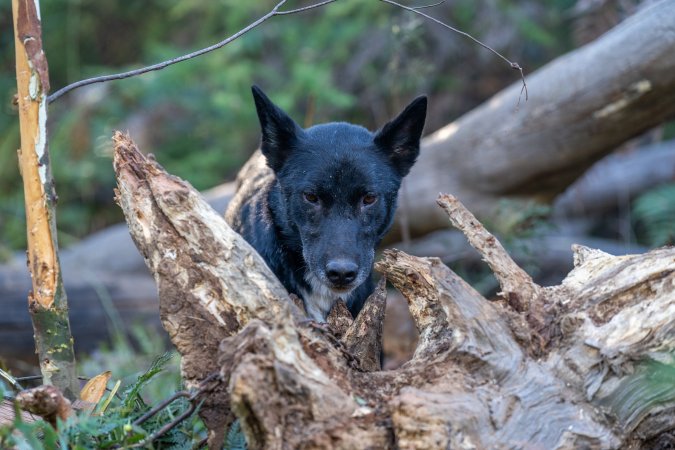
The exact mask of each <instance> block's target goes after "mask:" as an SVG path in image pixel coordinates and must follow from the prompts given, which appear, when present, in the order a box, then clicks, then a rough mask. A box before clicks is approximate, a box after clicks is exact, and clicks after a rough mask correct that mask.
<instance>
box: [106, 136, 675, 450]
mask: <svg viewBox="0 0 675 450" xmlns="http://www.w3.org/2000/svg"><path fill="white" fill-rule="evenodd" d="M116 147H117V149H116V154H115V168H116V173H117V177H118V185H119V193H118V199H119V202H120V204H121V206H122V207H123V210H124V212H125V216H126V219H127V221H128V223H129V227H130V231H131V234H132V236H133V238H134V241H135V242H136V244H137V246H138V248H139V250H140V252H141V253H142V254H143V255H144V258H145V260H146V263H147V264H148V266H149V268H150V270H151V271H152V272H153V274H154V276H155V279H156V280H157V282H158V285H159V287H160V305H161V315H162V320H163V324H164V326H165V327H166V328H167V330H168V331H169V333H170V335H171V338H172V340H173V342H174V343H175V344H176V346H177V347H178V349H179V351H180V352H181V354H182V355H183V374H184V376H186V378H187V379H188V381H189V382H190V383H196V382H198V381H199V380H201V379H206V378H209V377H212V374H213V371H214V370H215V369H218V370H219V374H220V376H219V378H218V380H217V382H216V383H217V384H219V385H218V387H217V395H214V394H207V395H205V396H204V398H201V399H199V400H200V401H201V400H205V403H204V406H203V409H202V410H201V414H202V415H203V417H205V418H206V419H207V420H206V422H207V426H208V427H209V428H210V429H211V431H212V434H211V441H210V445H211V446H213V448H216V447H217V446H218V445H219V443H220V439H222V434H221V432H222V425H223V424H224V423H227V422H228V421H229V420H230V418H231V416H230V414H234V416H236V417H237V418H238V419H239V420H240V422H241V425H242V429H243V430H244V432H245V434H246V438H247V442H248V444H249V448H252V449H256V448H278V449H282V448H303V449H314V448H316V449H319V448H338V449H339V448H344V449H353V448H385V449H386V448H392V449H393V448H420V449H422V448H424V449H435V448H460V447H461V448H475V449H482V448H504V449H507V448H513V449H516V448H546V449H573V448H603V449H605V448H607V449H619V448H654V446H655V445H659V444H665V441H663V442H661V443H659V442H658V439H660V436H663V435H664V433H670V432H672V431H674V430H675V420H673V419H674V417H673V415H674V414H675V396H673V395H672V393H671V391H669V390H665V391H663V392H656V393H654V392H651V395H650V396H645V397H644V398H643V397H640V396H636V395H635V392H639V389H640V388H644V383H645V379H646V378H648V377H646V376H644V371H645V370H646V369H645V361H648V360H654V361H660V362H668V361H671V360H672V357H671V355H672V349H673V345H674V344H675V342H674V341H675V327H673V318H674V317H675V249H673V248H666V249H660V250H655V251H652V252H650V253H647V254H643V255H631V256H624V257H613V256H610V255H607V254H603V253H602V252H598V251H595V250H591V249H588V248H584V247H577V248H576V249H575V265H576V268H575V269H574V270H573V271H572V272H571V273H570V274H569V276H568V277H567V278H566V279H565V280H564V281H563V283H562V284H560V285H559V286H555V287H552V288H542V287H540V286H538V285H536V284H535V283H533V282H532V280H531V279H530V278H529V276H527V274H525V273H524V272H523V271H522V270H520V269H519V268H518V267H517V266H516V265H515V263H513V261H511V260H510V258H509V256H508V254H507V253H506V252H505V251H504V249H503V248H502V247H501V246H500V245H499V243H498V242H497V241H496V239H495V238H494V236H491V235H490V234H489V233H488V232H487V231H486V230H485V229H484V228H483V226H482V225H481V224H480V222H478V221H477V219H475V217H473V216H472V215H471V213H469V212H468V211H467V210H466V209H465V208H464V207H463V206H462V205H461V204H460V203H459V202H458V201H457V200H456V199H455V198H453V197H450V196H442V197H441V198H440V199H439V201H440V203H441V204H442V206H443V207H444V209H445V210H446V211H447V213H448V214H449V215H450V217H451V219H452V221H453V223H454V224H455V225H456V226H457V227H458V228H459V229H460V230H462V232H464V234H465V235H466V236H467V237H468V238H469V241H470V242H471V244H472V245H473V246H474V247H475V248H476V250H477V251H478V252H479V253H480V254H481V255H482V256H483V258H485V259H486V261H487V262H488V264H490V266H491V267H492V268H493V269H494V271H495V275H496V277H497V278H498V280H499V282H500V284H501V287H502V296H501V300H500V301H496V302H490V301H487V300H486V299H485V298H483V297H482V296H481V295H480V294H479V293H478V292H476V291H475V290H474V289H473V288H472V287H471V286H469V285H468V284H467V283H466V282H464V281H463V280H462V279H461V278H459V277H458V276H457V275H456V274H454V273H453V272H452V271H451V270H450V269H448V268H447V267H446V266H445V265H443V264H442V263H441V262H440V260H438V259H435V258H419V257H413V256H409V255H406V254H405V253H402V252H400V251H387V252H385V255H384V258H383V260H382V261H381V262H379V263H378V264H377V265H376V269H377V270H378V271H380V272H382V273H383V274H386V277H387V279H388V280H389V281H390V282H391V283H392V284H393V285H394V286H395V287H396V288H397V289H398V290H399V291H400V292H401V293H402V294H403V295H404V296H405V298H406V300H407V301H408V305H409V309H410V313H411V314H412V317H413V319H414V321H415V324H416V326H417V328H418V331H419V335H420V338H419V343H418V346H417V349H416V351H415V354H414V356H413V357H412V359H411V360H410V361H409V362H407V363H406V364H404V365H403V366H402V367H401V368H399V369H397V370H393V371H378V370H377V365H376V364H372V361H374V360H376V355H374V354H373V352H378V351H379V346H378V345H370V344H368V342H369V343H371V344H372V343H373V342H374V341H376V340H377V336H378V333H377V332H367V329H368V327H365V326H364V325H365V324H367V323H376V321H377V320H378V318H379V317H380V315H381V314H382V308H383V302H382V301H381V295H382V292H378V293H376V294H375V295H374V296H372V297H371V298H370V299H369V300H368V302H367V306H366V307H365V308H364V310H363V312H362V315H361V316H359V318H357V320H356V321H354V323H352V324H347V325H346V327H347V329H346V330H344V329H341V330H340V332H339V333H338V335H339V336H342V337H341V338H340V337H337V336H336V334H334V331H335V330H336V328H339V327H338V326H337V325H336V324H337V322H339V321H334V322H332V323H331V325H330V326H329V328H326V327H324V326H320V325H317V324H314V323H313V322H311V321H308V320H306V319H303V318H302V311H300V309H299V308H298V307H297V306H296V305H295V303H294V302H292V301H291V300H290V299H289V298H288V296H287V294H286V293H285V292H284V291H283V289H282V288H281V286H280V284H279V282H278V281H277V280H276V279H275V278H274V276H273V275H272V274H271V273H270V271H269V269H268V268H267V266H266V265H265V264H264V263H262V260H261V259H260V257H259V256H258V255H257V254H256V253H255V252H254V251H253V250H252V248H251V247H250V246H249V245H248V244H247V243H246V242H245V241H244V240H243V239H242V238H241V237H240V236H238V235H237V234H236V233H234V232H232V230H231V229H229V227H228V226H227V225H226V223H225V222H224V220H223V219H222V217H221V216H220V215H219V214H217V213H216V212H215V211H213V210H211V209H210V208H209V207H208V205H207V204H206V203H205V202H204V201H203V200H202V199H201V198H200V196H199V194H198V193H197V192H196V191H195V190H194V189H192V188H191V187H190V186H189V185H188V184H186V183H184V182H182V181H181V180H179V179H177V178H175V177H172V176H170V175H168V174H166V173H165V172H164V171H163V170H162V169H161V167H159V166H158V165H157V163H156V162H154V161H152V160H149V159H146V158H144V157H143V156H142V155H141V154H140V152H138V151H137V150H136V149H135V147H134V145H133V143H131V142H130V141H129V139H128V138H127V137H124V136H121V135H117V136H116ZM334 313H335V312H332V313H331V316H334V315H335V316H339V314H340V313H339V312H338V313H335V314H334ZM339 318H340V319H344V317H339ZM222 337H224V339H222V340H221V341H220V344H219V345H218V340H219V339H220V338H222ZM364 341H366V342H365V343H366V344H367V345H364ZM216 354H217V355H218V362H217V363H216V360H215V357H214V355H216ZM195 361H199V362H200V364H195V363H194V362H195ZM641 383H642V384H641ZM626 397H629V398H628V399H627V398H626Z"/></svg>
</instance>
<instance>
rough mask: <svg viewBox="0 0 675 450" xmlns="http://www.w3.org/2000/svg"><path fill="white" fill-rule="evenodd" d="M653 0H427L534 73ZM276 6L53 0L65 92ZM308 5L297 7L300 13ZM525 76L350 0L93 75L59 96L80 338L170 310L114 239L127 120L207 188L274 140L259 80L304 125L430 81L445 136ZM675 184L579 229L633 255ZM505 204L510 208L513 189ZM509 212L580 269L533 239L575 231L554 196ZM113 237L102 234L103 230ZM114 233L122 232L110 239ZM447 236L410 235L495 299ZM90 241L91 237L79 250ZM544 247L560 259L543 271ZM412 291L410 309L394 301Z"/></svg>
mask: <svg viewBox="0 0 675 450" xmlns="http://www.w3.org/2000/svg"><path fill="white" fill-rule="evenodd" d="M643 3H645V2H640V1H638V0H519V1H506V0H485V1H477V0H449V1H446V2H445V3H443V4H441V5H438V6H435V7H434V8H431V9H426V10H425V12H427V13H429V14H432V15H434V16H435V17H438V18H439V19H441V20H443V21H445V22H447V23H449V24H451V25H452V26H454V27H457V28H459V29H461V30H463V31H465V32H468V33H470V34H472V35H473V36H475V37H476V38H478V39H480V40H482V41H483V42H484V43H486V44H487V45H489V46H491V47H493V48H494V49H496V50H497V51H499V52H500V53H502V54H504V55H505V56H506V57H507V58H509V59H510V60H512V61H518V62H519V63H520V64H521V65H522V66H523V67H524V68H525V71H526V74H528V73H532V72H533V71H535V70H536V69H537V68H538V67H540V66H542V65H544V64H546V63H547V62H549V61H551V60H553V59H555V58H556V57H558V56H560V55H562V54H565V53H567V52H569V51H571V50H573V49H574V48H577V47H580V46H582V45H584V44H586V43H588V42H590V41H592V40H593V39H595V38H596V37H598V36H600V35H601V34H603V33H604V32H606V31H607V30H609V29H610V28H612V27H613V26H615V25H616V24H618V23H620V22H621V21H623V20H624V19H625V18H627V17H628V16H630V15H631V14H633V13H634V12H635V11H636V10H637V9H638V8H639V7H640V6H641V4H643ZM274 4H275V2H274V1H267V0H266V1H257V2H241V1H234V0H212V1H208V2H205V1H195V0H163V1H159V0H146V1H130V0H124V1H122V0H96V1H93V0H46V1H42V2H41V12H42V14H41V15H42V25H43V42H44V47H45V51H46V54H47V58H48V61H49V71H50V79H51V86H52V92H54V91H55V90H56V89H58V88H60V87H62V86H64V85H66V84H68V83H72V82H74V81H77V80H80V79H83V78H87V77H91V76H95V75H102V74H109V73H115V72H121V71H125V70H130V69H133V68H137V67H140V66H143V65H148V64H152V63H155V62H159V61H162V60H165V59H169V58H172V57H176V56H178V55H181V54H184V53H187V52H189V51H193V50H196V49H199V48H202V47H206V46H208V45H211V44H212V43H215V42H218V41H220V40H222V39H223V38H224V37H226V36H229V35H231V34H232V33H234V32H235V31H237V30H239V29H241V28H243V27H244V26H246V25H247V24H249V23H250V22H252V21H253V20H255V19H256V18H258V17H260V16H261V15H263V14H265V13H266V12H267V11H269V10H270V9H271V8H272V7H273V6H274ZM301 5H302V4H300V3H299V4H295V3H293V4H289V5H287V8H294V7H297V6H301ZM11 21H12V15H11V5H10V2H3V3H2V4H0V42H1V43H2V48H3V51H2V53H0V105H1V109H0V264H2V265H3V268H2V270H0V292H3V294H2V296H3V297H4V298H3V299H0V301H1V302H3V303H5V305H4V306H2V308H3V309H5V308H6V309H5V312H6V314H4V318H3V321H2V323H0V329H2V330H4V331H3V332H0V337H1V339H0V341H3V342H4V343H5V344H4V345H3V347H2V348H0V358H6V359H13V358H16V357H19V356H21V357H22V358H23V359H25V360H26V361H29V362H30V361H31V358H32V351H30V348H31V347H30V344H31V342H30V338H31V336H32V330H31V328H30V321H29V318H28V313H27V311H26V310H25V305H26V303H25V298H26V294H27V289H25V287H26V286H28V285H29V283H27V282H26V278H25V277H26V276H27V274H25V272H26V269H25V263H24V265H23V267H19V268H17V267H18V266H21V262H22V261H23V258H24V257H23V256H21V252H23V251H24V250H25V245H26V242H25V241H26V227H25V216H24V207H23V196H22V184H21V179H20V174H19V171H18V167H17V159H16V149H17V148H19V124H18V118H17V111H16V107H15V106H14V103H13V96H14V94H15V90H16V84H15V83H16V81H15V72H14V50H13V47H14V45H13V35H12V22H11ZM517 81H518V75H517V73H516V72H514V71H513V70H511V69H510V68H509V66H508V65H507V64H505V63H504V61H503V60H501V59H499V58H498V57H496V56H495V55H494V54H492V53H490V52H488V51H486V50H485V49H483V48H481V47H479V46H477V45H476V44H474V43H472V42H471V41H469V40H467V39H466V38H464V37H462V36H460V35H457V34H455V33H452V32H450V31H449V30H446V29H443V28H441V27H438V26H435V25H434V24H432V23H430V22H428V21H425V20H424V19H423V18H421V17H419V16H416V15H413V14H410V13H409V12H406V11H403V10H401V9H399V8H395V7H392V6H390V5H387V4H384V3H381V2H376V1H372V2H363V1H350V0H344V1H339V2H336V3H334V4H330V5H328V6H325V7H322V8H319V9H316V10H313V11H309V12H305V13H302V14H296V15H290V16H282V17H274V18H272V19H271V20H269V21H267V22H266V23H264V24H263V25H262V26H260V27H259V28H257V29H256V30H254V31H252V32H250V33H249V34H247V35H245V36H244V37H242V38H240V39H239V40H237V41H235V42H233V43H231V44H229V45H227V46H226V47H224V48H222V49H220V50H217V51H215V52H212V53H210V54H207V55H205V56H201V57H199V58H196V59H192V60H190V61H188V62H184V63H181V64H177V65H174V66H171V67H169V68H167V69H165V70H162V71H159V72H152V73H148V74H145V75H142V76H140V77H135V78H131V79H126V80H120V81H113V82H109V83H105V84H96V85H92V86H89V87H85V88H82V89H78V90H76V91H73V92H71V93H69V94H67V95H66V96H64V97H62V98H60V99H58V100H57V101H56V102H55V103H53V104H52V105H51V106H50V108H49V132H50V137H49V140H50V142H49V146H50V152H51V159H52V170H53V173H54V177H55V180H56V189H57V192H58V195H59V205H58V215H57V219H58V232H59V243H60V245H61V247H62V248H63V249H66V250H65V251H64V254H63V256H62V259H63V260H64V276H66V277H69V278H70V279H71V280H72V281H68V280H67V281H68V282H69V283H70V284H71V286H70V287H69V285H68V283H67V284H66V289H67V291H68V294H69V297H70V298H71V325H72V326H73V330H74V332H75V335H76V336H75V337H76V348H77V349H78V350H80V351H90V350H92V349H93V348H96V346H97V344H96V342H97V341H98V340H99V339H100V335H101V330H102V328H101V323H104V324H106V325H104V327H103V329H107V330H108V332H109V334H111V335H114V334H115V333H123V334H124V333H126V332H128V330H127V329H126V327H125V325H126V324H127V323H131V322H134V321H140V322H143V321H148V322H152V323H154V324H155V325H153V326H156V323H157V317H156V316H157V312H156V299H154V297H153V293H154V285H153V283H152V280H148V279H147V277H145V278H144V275H143V274H139V273H138V266H136V265H135V264H136V263H135V262H134V263H130V262H129V260H128V259H127V257H126V256H124V255H121V254H119V255H118V254H115V253H114V252H113V253H110V252H109V251H108V250H109V249H108V250H106V247H105V246H104V243H105V242H117V241H115V239H117V238H116V237H115V236H119V235H126V230H125V229H124V226H121V228H120V226H116V224H119V223H120V222H122V221H123V217H122V214H121V210H120V209H119V208H118V207H117V206H116V205H115V204H114V202H113V188H114V186H115V181H114V174H113V171H112V161H111V150H112V146H111V139H110V138H111V136H112V133H113V130H116V129H120V130H128V131H129V132H130V133H131V135H132V137H133V139H134V140H135V141H136V143H137V144H138V145H139V147H140V148H141V149H142V150H143V151H145V152H148V153H154V154H155V155H156V157H157V159H158V160H159V162H160V163H161V164H162V165H163V166H164V167H165V168H166V169H167V170H168V171H169V172H171V173H173V174H176V175H178V176H180V177H182V178H184V179H186V180H188V181H189V182H190V183H191V184H192V185H193V186H195V187H196V188H198V189H200V190H206V189H209V188H212V187H214V186H217V185H219V184H221V183H224V182H227V181H231V180H233V178H234V177H235V175H236V173H237V171H238V169H239V168H240V167H241V165H242V164H243V163H244V162H245V161H246V159H247V158H248V157H249V156H250V154H251V153H252V152H253V151H254V150H255V149H256V147H257V145H258V140H259V125H258V121H257V117H256V115H255V110H254V106H253V102H252V99H251V95H250V86H251V84H253V83H256V84H259V85H260V86H261V87H262V88H263V89H264V90H265V92H266V93H267V94H268V95H269V96H270V97H271V98H272V99H273V100H274V101H275V102H276V103H277V104H278V105H280V106H281V107H282V108H284V109H285V110H286V111H288V112H289V113H290V114H291V116H293V117H294V118H295V119H296V121H297V122H298V123H300V124H302V125H305V126H309V125H312V124H315V123H321V122H326V121H339V120H341V121H350V122H355V123H359V124H363V125H364V126H366V127H368V128H370V129H375V128H377V127H379V126H381V125H382V124H383V123H384V122H386V121H387V120H388V119H389V118H391V117H393V116H394V115H395V114H396V113H397V112H398V111H400V110H401V109H402V108H403V107H404V106H405V105H406V104H407V103H408V102H409V101H410V100H411V99H412V98H413V97H415V96H417V95H419V94H421V93H426V94H427V95H429V97H430V109H429V112H428V120H427V126H426V132H425V133H426V134H430V133H431V132H433V131H435V130H438V129H439V128H441V127H443V126H445V125H447V124H449V123H451V122H452V121H453V120H455V119H456V118H458V117H460V116H461V115H462V114H464V113H466V112H468V111H471V110H472V109H473V108H475V107H476V106H478V105H480V104H481V103H483V102H484V101H486V100H488V99H489V98H490V97H491V96H493V95H494V94H495V93H497V92H499V91H500V90H501V89H503V88H504V87H506V86H508V85H510V84H512V83H514V82H517ZM673 137H675V125H674V123H673V121H670V122H665V123H662V124H660V125H659V126H658V127H657V128H655V129H653V130H650V131H649V132H648V133H647V134H645V135H644V136H641V137H639V138H638V139H637V140H635V141H632V142H631V143H629V144H627V145H626V146H624V147H623V148H622V149H620V151H626V152H627V151H634V150H635V149H636V148H641V147H643V146H645V145H649V144H654V143H659V142H669V141H670V140H671V139H673ZM671 153H672V152H671ZM599 164H602V161H601V162H600V163H599ZM656 164H657V165H658V162H657V163H656ZM593 170H594V169H591V171H593ZM597 170H599V171H600V172H593V173H595V174H596V175H588V176H590V181H589V179H588V178H587V180H586V181H587V182H591V183H592V182H593V180H594V178H593V177H594V176H595V177H597V179H601V178H602V170H603V169H602V166H600V167H599V168H598V169H597ZM673 179H674V177H673V174H672V173H671V175H670V177H668V176H664V177H661V179H660V181H659V183H656V184H655V185H654V184H653V183H652V184H649V185H648V186H646V187H645V189H644V190H641V191H639V192H631V193H630V194H622V193H621V192H619V191H617V194H616V195H615V196H613V201H612V202H610V204H608V205H605V206H606V207H603V209H602V213H601V214H588V215H587V217H584V220H583V225H579V223H576V222H575V225H574V226H576V227H577V228H575V230H581V231H578V232H577V236H580V237H584V238H585V239H589V240H591V241H590V242H601V243H602V245H604V246H606V247H607V248H609V249H613V250H614V251H617V252H626V251H642V250H645V249H647V248H649V247H655V246H661V245H668V244H672V242H673V239H675V184H673ZM504 205H505V210H508V201H507V202H506V203H504ZM469 207H470V205H469ZM499 217H501V218H500V219H498V220H497V219H495V220H494V221H493V222H492V223H487V225H488V227H489V228H491V229H492V230H493V231H495V232H497V234H498V235H499V236H500V238H501V239H502V240H503V241H504V242H505V243H506V245H507V247H508V249H509V250H510V251H511V252H512V253H514V254H516V256H517V259H518V260H519V262H520V263H521V264H523V265H524V267H525V268H526V269H527V270H529V271H530V273H532V274H533V275H534V276H535V277H536V278H537V279H538V280H539V281H541V282H542V283H544V284H546V283H553V282H556V281H559V280H560V279H561V278H562V277H563V276H564V275H565V273H566V272H567V271H568V270H569V268H570V267H571V251H569V244H566V249H567V253H566V254H565V255H563V256H561V257H560V258H559V259H555V258H557V257H556V256H555V255H554V253H555V252H554V251H553V250H551V251H547V250H546V248H544V249H543V250H542V249H541V248H540V249H538V250H536V251H535V250H532V247H531V246H529V244H528V243H529V242H531V238H532V237H533V236H539V237H541V236H546V235H547V233H552V232H553V233H555V232H556V230H557V229H558V227H560V226H561V225H560V224H559V223H558V222H556V221H555V220H553V218H552V209H551V204H550V203H548V204H536V205H533V206H532V207H531V208H528V209H527V210H523V209H518V211H516V213H514V212H513V211H511V212H509V213H505V215H502V216H499ZM111 226H112V228H109V227H111ZM97 232H98V233H99V234H96V235H94V236H97V239H98V240H87V237H88V236H91V235H92V233H97ZM106 232H107V233H110V234H101V233H106ZM115 232H116V233H118V234H114V233H115ZM413 238H418V236H413ZM442 239H448V236H447V235H443V236H437V237H434V236H431V237H427V239H426V241H422V242H418V243H417V244H418V246H417V247H415V243H414V242H412V241H411V240H410V236H408V237H407V239H404V241H405V242H404V244H405V245H404V247H405V246H406V245H407V246H408V248H411V249H412V250H413V251H415V250H417V252H418V253H421V254H434V256H440V257H442V258H443V259H444V261H445V262H446V263H448V264H450V265H451V266H452V267H453V269H455V270H456V271H457V272H458V273H459V274H460V275H462V276H463V277H465V278H466V279H468V280H469V281H470V282H472V284H474V285H475V286H476V287H477V288H478V289H479V290H481V291H482V292H483V293H484V294H485V295H488V296H491V295H494V293H495V291H496V288H497V285H496V283H495V281H494V279H493V278H492V277H491V275H490V274H489V270H488V269H487V268H486V267H484V266H483V265H482V264H481V262H480V261H479V259H478V258H476V257H475V255H473V256H472V254H470V253H467V252H470V250H468V249H466V248H465V246H464V247H462V246H461V245H459V247H457V246H455V247H452V246H450V247H447V246H443V245H441V246H440V247H441V248H440V249H439V245H437V244H438V243H439V242H440V241H441V240H442ZM593 239H595V241H593ZM87 245H88V247H87ZM115 245H116V244H115ZM78 246H80V247H79V250H73V251H72V252H71V253H68V252H69V250H68V249H78ZM425 246H426V247H425ZM448 248H451V250H448ZM427 250H428V251H427ZM83 253H87V254H88V256H87V258H89V259H86V261H89V262H88V263H86V264H85V263H82V261H83V260H82V259H78V258H80V257H81V255H82V254H83ZM17 255H19V256H17ZM542 255H546V256H548V257H550V258H549V259H555V261H549V263H550V264H549V265H548V266H546V267H544V264H543V263H542V262H541V261H542ZM94 256H98V257H100V258H102V259H104V260H105V264H107V265H104V264H103V263H101V264H102V267H103V268H104V269H106V271H108V272H109V273H108V274H107V276H108V278H109V279H108V278H105V277H104V276H103V275H101V274H100V273H94V272H87V269H90V270H92V271H93V270H94V265H95V264H94V263H91V261H92V259H91V258H93V257H94ZM135 257H136V258H137V259H139V258H138V255H135ZM75 260H78V261H80V262H79V263H76V262H74V261H75ZM561 260H564V263H561V262H560V261H561ZM547 261H548V260H547ZM69 264H70V265H69ZM140 264H141V267H142V262H141V263H140ZM19 278H20V279H19ZM76 278H77V280H75V279H76ZM112 279H115V280H116V281H115V282H113V281H110V280H112ZM83 280H84V281H83ZM154 295H156V294H154ZM134 297H135V298H134ZM391 303H392V305H394V306H392V308H394V309H392V312H391V314H390V316H389V317H390V318H391V320H390V321H389V322H388V323H389V325H388V330H389V334H390V335H391V336H394V337H396V336H399V335H400V343H399V341H398V340H396V339H398V338H396V339H394V338H392V339H391V341H390V342H391V344H390V346H389V348H388V352H389V355H390V357H391V358H390V360H391V361H392V362H391V365H392V366H394V365H396V364H398V363H399V362H400V361H402V360H403V359H405V354H406V352H408V351H409V350H410V348H414V347H410V346H411V345H413V344H411V342H413V340H414V330H413V329H412V328H410V326H411V325H410V324H409V323H408V322H406V321H405V313H406V311H405V309H406V308H405V305H403V304H402V303H400V302H398V303H397V301H396V300H394V301H392V302H391ZM397 304H398V305H399V306H400V305H403V306H402V307H398V309H395V308H397V307H396V305H397ZM22 307H23V308H24V309H23V311H22V309H21V308H22ZM24 316H25V317H24ZM397 320H398V321H397ZM78 334H79V336H78ZM410 336H413V337H412V338H411V337H410ZM411 339H412V340H411ZM141 340H142V339H141ZM26 342H28V344H29V345H26ZM5 362H7V361H5Z"/></svg>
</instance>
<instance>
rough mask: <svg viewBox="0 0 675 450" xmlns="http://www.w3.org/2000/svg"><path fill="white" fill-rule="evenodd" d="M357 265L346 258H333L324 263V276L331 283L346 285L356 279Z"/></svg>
mask: <svg viewBox="0 0 675 450" xmlns="http://www.w3.org/2000/svg"><path fill="white" fill-rule="evenodd" d="M358 271H359V266H357V265H356V263H354V262H353V261H349V260H347V259H334V260H332V261H328V264H326V276H327V277H328V280H330V282H331V283H333V284H337V285H341V286H344V285H347V284H349V283H351V282H352V281H354V280H355V279H356V275H357V274H358Z"/></svg>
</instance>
